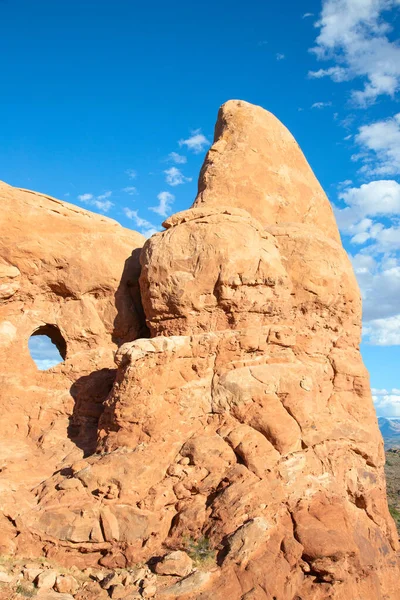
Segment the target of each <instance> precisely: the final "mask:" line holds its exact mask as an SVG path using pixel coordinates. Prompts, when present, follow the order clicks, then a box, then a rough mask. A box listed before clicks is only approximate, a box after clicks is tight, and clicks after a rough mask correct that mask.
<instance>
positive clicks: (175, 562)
mask: <svg viewBox="0 0 400 600" xmlns="http://www.w3.org/2000/svg"><path fill="white" fill-rule="evenodd" d="M192 569H193V561H192V559H191V558H190V556H188V555H187V554H186V552H182V551H181V550H176V551H175V552H170V553H169V554H166V555H165V556H164V557H163V558H162V559H161V560H160V562H158V563H157V564H156V567H155V571H156V573H157V574H158V575H177V576H178V577H186V576H187V575H189V573H191V571H192Z"/></svg>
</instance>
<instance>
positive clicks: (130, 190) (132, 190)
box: [122, 185, 137, 196]
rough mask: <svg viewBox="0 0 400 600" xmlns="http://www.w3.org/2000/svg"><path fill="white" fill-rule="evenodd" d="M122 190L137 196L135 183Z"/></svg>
mask: <svg viewBox="0 0 400 600" xmlns="http://www.w3.org/2000/svg"><path fill="white" fill-rule="evenodd" d="M122 191H123V192H125V194H129V195H130V196H135V195H136V194H137V189H136V188H135V187H134V186H133V185H130V186H128V187H125V188H124V189H123V190H122Z"/></svg>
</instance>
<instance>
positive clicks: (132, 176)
mask: <svg viewBox="0 0 400 600" xmlns="http://www.w3.org/2000/svg"><path fill="white" fill-rule="evenodd" d="M125 175H128V177H129V179H136V177H137V172H136V171H135V169H127V170H126V171H125Z"/></svg>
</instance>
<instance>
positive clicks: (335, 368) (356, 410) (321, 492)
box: [2, 101, 400, 600]
mask: <svg viewBox="0 0 400 600" xmlns="http://www.w3.org/2000/svg"><path fill="white" fill-rule="evenodd" d="M199 190H200V191H199V196H198V198H197V200H196V202H195V205H194V207H193V208H192V209H190V210H188V211H184V212H182V213H178V214H177V215H174V216H172V217H171V218H169V219H167V221H166V222H165V224H164V225H165V231H163V232H162V233H158V234H156V235H154V236H153V237H152V238H151V239H150V240H148V241H147V242H146V243H145V245H144V248H143V250H142V252H141V265H142V270H141V275H140V290H141V298H142V303H143V308H144V312H145V315H146V321H147V325H148V328H149V330H150V333H151V338H150V339H144V336H143V326H140V319H139V318H138V317H135V321H134V323H135V324H132V325H129V326H127V327H125V329H124V327H123V326H122V323H121V331H124V332H125V331H126V329H128V330H129V331H130V334H129V339H128V340H124V335H125V333H121V334H120V335H119V336H118V341H119V346H120V347H119V349H118V352H117V354H116V357H115V358H116V364H117V367H118V371H117V375H116V379H115V382H114V385H113V387H112V390H111V392H110V393H109V395H108V397H107V399H106V400H105V401H104V404H102V406H101V408H102V409H103V408H104V411H103V412H102V413H101V415H100V418H99V422H98V431H97V446H96V452H95V453H93V454H92V455H90V456H87V457H86V458H85V460H76V457H77V454H76V452H75V451H74V452H73V453H72V454H71V460H69V463H68V461H67V459H65V460H64V462H63V463H62V464H63V468H62V469H60V468H59V469H58V470H56V469H54V472H53V475H52V476H48V477H47V479H46V480H45V481H42V482H41V483H40V484H38V482H34V481H32V483H31V485H32V490H33V494H32V495H33V496H34V500H32V497H30V498H29V499H27V500H26V504H25V505H24V506H23V507H21V506H20V505H18V504H17V503H15V506H14V512H13V516H12V518H13V519H14V522H15V528H14V529H13V530H12V531H11V532H10V533H9V538H8V539H10V544H13V545H14V548H15V549H16V551H17V552H23V551H27V549H29V551H31V552H33V550H32V548H33V547H34V548H35V549H36V551H37V549H38V548H39V551H44V552H45V553H46V555H47V556H48V557H51V558H53V559H54V560H57V561H60V562H63V563H64V564H72V563H73V564H78V565H95V564H97V563H100V564H101V565H103V566H105V567H110V568H115V567H125V566H129V565H132V564H136V563H138V562H141V561H149V560H151V559H154V558H155V557H160V556H162V555H164V554H165V553H166V552H167V551H168V550H179V549H185V547H186V546H187V544H188V540H191V543H192V542H196V540H199V539H202V538H205V539H206V540H207V543H208V544H209V546H210V547H211V548H214V549H215V550H216V558H217V564H216V566H215V568H214V569H211V570H209V571H208V572H205V573H202V572H201V570H200V571H198V572H197V573H195V574H194V575H190V576H189V577H188V578H187V579H183V580H182V581H180V582H178V583H175V584H174V585H172V586H170V587H166V588H165V587H164V588H163V589H161V588H160V589H159V590H158V592H157V596H156V597H160V598H167V599H168V598H198V599H202V600H211V599H217V600H218V599H219V598H221V599H222V598H225V597H226V596H227V594H229V595H230V597H231V598H232V600H258V599H260V600H261V599H265V600H273V599H275V600H326V599H328V598H331V599H335V600H341V599H343V600H344V599H346V600H349V599H351V600H353V599H354V600H356V599H357V598H360V599H361V598H362V600H396V598H399V594H398V577H399V574H400V571H399V565H398V562H397V558H396V551H397V547H398V542H397V534H396V530H395V527H394V523H393V521H392V519H391V517H390V515H389V512H388V508H387V503H386V491H385V480H384V473H383V462H384V453H383V444H382V439H381V436H380V433H379V430H378V426H377V420H376V417H375V412H374V408H373V404H372V399H371V394H370V389H369V379H368V373H367V371H366V369H365V367H364V365H363V363H362V360H361V356H360V353H359V341H360V329H361V302H360V294H359V290H358V287H357V283H356V280H355V277H354V274H353V271H352V268H351V265H350V263H349V260H348V258H347V255H346V253H345V251H344V250H343V248H342V246H341V244H340V239H339V236H338V232H337V228H336V224H335V222H334V219H333V216H332V211H331V209H330V206H329V203H328V201H327V199H326V197H325V195H324V194H323V192H322V190H321V188H320V186H319V184H318V182H317V181H316V180H315V177H314V175H313V174H312V172H311V170H310V168H309V167H308V165H307V163H306V161H305V159H304V157H303V155H302V154H301V151H300V149H299V148H298V146H297V145H296V143H295V141H294V140H293V138H292V137H291V136H290V134H289V133H288V132H287V130H286V129H285V128H284V127H283V126H282V125H281V124H280V123H279V122H278V121H277V120H276V119H275V118H274V117H273V116H272V115H270V114H269V113H267V112H266V111H263V110H262V109H261V108H259V107H253V106H251V105H249V104H247V103H243V102H239V101H231V102H228V103H227V104H226V105H224V106H223V107H222V109H221V111H220V116H219V121H218V123H217V126H216V142H215V144H214V146H213V147H212V148H211V150H210V152H209V154H208V155H207V158H206V160H205V164H204V166H203V169H202V173H201V177H200V184H199ZM20 193H21V192H18V194H20ZM124 235H127V236H128V234H124ZM132 236H134V234H132ZM132 239H134V238H132ZM136 239H137V238H136ZM118 240H119V242H120V243H121V244H122V242H121V234H120V235H119V236H118ZM116 242H117V238H116V241H115V243H116ZM127 243H128V244H129V243H131V244H132V243H133V242H129V239H128V237H127ZM137 243H138V242H137ZM122 245H123V247H125V241H124V244H122ZM138 245H139V244H138ZM121 251H122V250H121ZM101 258H103V257H100V260H101ZM71 260H77V257H75V259H72V258H71ZM7 261H8V262H7V265H8V268H9V269H11V270H12V269H15V268H18V269H19V270H20V271H21V272H22V270H21V267H20V265H19V264H18V263H17V262H16V261H15V260H10V259H7ZM50 271H53V269H50ZM100 272H101V273H102V274H103V270H102V269H100ZM9 273H11V271H9ZM12 273H16V272H15V271H12ZM48 276H49V277H50V274H49V275H48ZM52 276H53V275H52ZM104 276H105V278H108V276H109V275H108V274H107V273H104ZM50 278H51V277H50ZM14 279H15V277H14ZM14 279H13V278H12V276H11V275H9V280H7V281H8V282H9V283H8V284H9V285H11V286H13V285H15V284H14ZM67 280H68V278H67ZM101 281H103V279H101ZM15 293H17V292H15ZM46 294H47V292H46ZM83 295H84V294H83ZM47 297H50V296H47ZM51 298H52V299H51V302H55V304H54V306H55V307H57V302H60V303H61V305H62V306H63V305H64V304H63V303H64V302H65V299H64V298H62V299H58V300H57V299H54V298H53V296H52V297H51ZM107 301H109V302H110V304H108V305H107V306H109V310H110V311H111V312H112V310H113V308H112V302H111V300H110V299H109V298H108V300H107ZM7 302H8V304H9V303H10V300H8V301H7ZM137 304H139V303H138V302H137ZM6 306H7V305H6ZM8 310H10V309H8ZM52 310H53V309H52ZM54 310H56V308H54ZM57 310H59V311H60V314H61V308H59V309H57ZM81 310H82V313H80V312H79V311H77V314H78V315H79V316H80V314H82V317H80V318H81V320H80V325H79V327H78V326H76V329H75V328H74V331H75V330H77V329H79V331H80V330H81V329H82V328H83V329H84V330H85V331H87V329H86V328H87V320H86V318H85V315H86V314H87V313H85V312H84V311H83V308H82V309H81ZM15 312H17V309H16V310H15ZM56 312H57V311H56ZM96 313H97V314H99V312H97V311H96ZM7 314H9V313H7ZM18 314H19V313H18ZM57 314H59V312H57ZM69 314H71V313H69ZM104 314H108V313H107V311H105V310H103V312H102V313H101V317H100V319H99V320H100V321H101V323H102V324H103V327H104V329H101V333H99V334H97V335H98V337H96V335H95V334H93V333H92V330H90V334H89V333H88V334H87V336H89V338H90V339H91V340H92V339H93V338H94V339H93V342H92V343H91V345H90V344H89V345H88V344H86V342H85V344H86V345H85V346H84V348H82V346H78V345H77V351H78V348H82V349H81V351H80V354H79V356H82V357H85V358H83V359H82V360H85V361H86V360H89V358H87V356H89V355H91V354H90V353H92V352H94V354H95V355H96V356H98V355H101V356H102V360H103V358H104V356H103V355H106V356H107V357H108V356H109V348H111V345H110V344H111V341H110V337H107V335H108V336H110V331H111V328H110V325H109V324H110V323H111V321H110V320H107V319H104V316H103V315H104ZM113 314H115V313H113ZM124 314H127V313H124ZM126 318H128V317H126ZM9 320H10V322H11V319H9ZM46 322H48V321H46ZM57 323H59V326H60V329H61V328H62V331H64V328H65V331H67V327H68V325H63V324H62V322H61V321H57ZM126 323H127V322H126V321H125V320H124V324H126ZM107 324H108V325H107ZM99 327H100V325H99ZM140 327H142V328H141V329H140ZM28 329H29V328H28ZM106 332H107V333H106ZM76 335H77V338H75V337H74V334H71V343H75V339H76V343H78V340H79V339H81V337H82V336H81V337H80V336H79V335H78V334H76ZM92 336H93V337H92ZM83 337H84V338H85V340H86V336H83ZM135 337H141V339H134V338H135ZM122 342H123V343H122ZM67 357H68V354H67ZM107 360H108V358H107ZM107 360H106V359H105V358H104V362H101V361H100V360H99V361H98V363H96V368H98V369H104V368H107V369H108V368H111V367H110V364H109V363H108V362H107ZM91 364H92V365H93V367H92V368H94V362H93V363H91ZM97 365H98V366H97ZM12 368H13V367H12ZM64 368H66V367H64ZM76 369H78V367H76ZM17 372H19V371H18V369H15V373H17ZM100 372H101V371H100ZM10 373H11V375H10ZM65 376H67V374H66V375H65ZM8 377H10V378H11V379H13V378H14V377H17V375H16V374H14V373H12V371H10V370H9V375H8ZM69 377H71V375H69ZM54 378H55V375H54ZM62 381H64V380H62ZM60 385H61V384H60ZM18 393H19V394H20V395H21V394H22V392H21V390H20V388H19V392H18ZM27 393H28V392H24V394H27ZM43 393H44V392H43V390H42V394H43ZM24 397H25V398H26V396H24ZM30 398H31V401H30V402H31V404H32V411H33V410H34V409H35V408H36V410H38V406H37V404H38V402H35V399H34V398H35V397H34V396H32V395H31V396H30ZM32 398H33V399H32ZM84 401H85V392H82V402H84ZM53 402H55V406H57V407H58V409H59V407H60V405H61V404H62V401H61V396H60V397H58V398H57V399H56V400H54V399H53ZM59 410H60V409H59ZM63 410H64V412H66V411H65V409H63ZM46 425H47V424H46ZM42 426H43V424H42ZM60 437H61V434H60ZM34 441H35V442H36V443H38V442H39V438H38V437H36V438H35V439H34ZM39 445H40V444H39ZM50 445H51V444H50ZM67 467H68V468H67ZM2 508H3V511H5V512H6V514H7V516H10V514H11V512H12V511H11V510H10V508H9V505H7V507H6V508H7V510H8V512H7V511H6V510H5V508H4V506H3V507H2ZM15 529H17V530H18V531H19V532H20V533H19V535H18V536H17V537H14V538H12V536H13V535H15ZM13 532H14V533H13ZM159 570H162V569H161V567H160V569H159ZM161 587H162V586H161Z"/></svg>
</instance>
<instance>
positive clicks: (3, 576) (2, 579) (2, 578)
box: [0, 570, 14, 583]
mask: <svg viewBox="0 0 400 600" xmlns="http://www.w3.org/2000/svg"><path fill="white" fill-rule="evenodd" d="M13 579H14V577H13V575H12V574H11V573H7V571H1V570H0V583H11V582H12V581H13Z"/></svg>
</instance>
